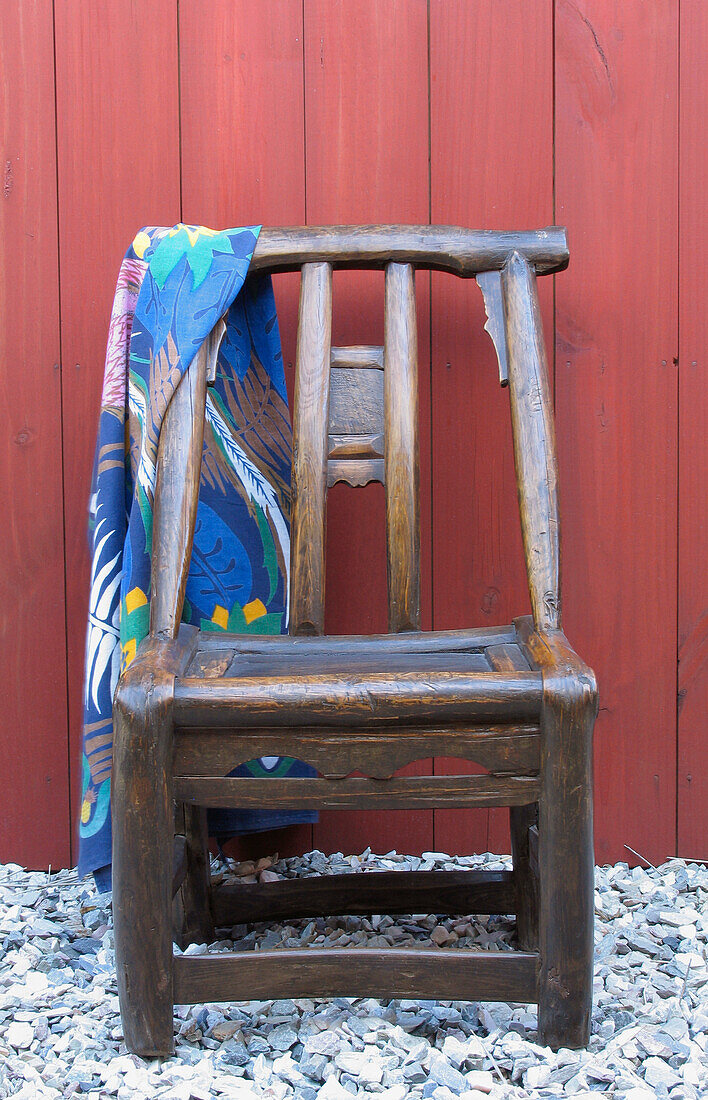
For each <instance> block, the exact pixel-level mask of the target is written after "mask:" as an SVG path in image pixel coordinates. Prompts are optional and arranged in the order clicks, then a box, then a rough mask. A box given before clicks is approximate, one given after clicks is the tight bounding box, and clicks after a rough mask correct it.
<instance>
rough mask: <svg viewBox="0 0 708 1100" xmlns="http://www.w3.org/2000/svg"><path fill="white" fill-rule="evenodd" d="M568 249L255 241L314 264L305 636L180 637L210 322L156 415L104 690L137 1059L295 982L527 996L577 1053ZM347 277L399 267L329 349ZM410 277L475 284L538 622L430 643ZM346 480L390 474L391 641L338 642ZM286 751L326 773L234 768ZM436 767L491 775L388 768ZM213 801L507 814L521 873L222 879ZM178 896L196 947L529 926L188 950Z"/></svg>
mask: <svg viewBox="0 0 708 1100" xmlns="http://www.w3.org/2000/svg"><path fill="white" fill-rule="evenodd" d="M567 262H568V252H567V246H566V238H565V231H564V230H563V229H560V228H556V227H551V228H548V229H544V230H540V231H538V232H525V233H493V232H473V231H469V230H465V229H457V228H438V227H429V226H422V227H417V226H415V227H407V226H372V227H357V228H324V229H311V228H305V229H271V230H263V231H262V233H261V236H260V239H259V241H258V246H257V248H256V251H255V254H254V256H253V261H252V265H251V267H252V269H253V270H260V271H271V272H281V271H294V270H297V269H299V268H301V269H302V284H301V286H302V289H301V299H300V319H299V333H298V345H297V364H296V368H297V369H296V384H295V403H294V450H293V454H294V459H293V473H292V487H293V515H292V575H291V595H290V635H289V636H283V637H262V638H257V637H254V636H238V635H230V634H222V633H204V634H201V633H199V632H198V631H197V630H196V629H195V628H191V627H188V626H185V625H184V624H182V625H180V618H181V610H182V601H183V595H184V588H185V581H186V576H187V572H188V568H189V558H190V547H191V539H192V533H193V528H194V521H195V511H196V500H197V492H198V483H199V472H200V460H201V451H202V437H203V409H204V400H205V387H206V385H207V382H208V374H209V365H210V362H212V361H213V358H214V342H215V340H216V339H217V336H215V335H214V334H212V337H211V338H210V340H208V341H206V342H205V344H204V345H203V347H202V349H201V351H200V353H199V355H198V357H197V361H196V364H195V366H194V367H193V368H192V369H190V370H189V371H188V372H187V374H186V375H185V378H184V379H183V381H182V383H181V384H180V386H179V387H178V390H177V392H176V395H175V397H174V399H173V401H172V403H171V405H170V408H169V410H168V414H167V417H166V419H165V423H164V426H163V430H162V435H161V439H160V448H159V460H158V477H157V490H156V505H155V522H154V535H153V588H152V601H151V608H150V613H151V630H150V635H149V637H148V638H146V639H145V641H144V642H143V644H142V645H141V646H140V648H139V650H138V653H137V656H136V658H135V660H134V661H133V663H132V664H131V665H130V667H129V668H128V670H127V671H126V672H125V673H124V674H123V676H122V677H121V680H120V682H119V685H118V688H117V691H116V696H115V705H114V717H115V764H114V780H113V784H114V785H113V822H114V846H113V876H114V901H113V912H114V921H115V946H116V966H117V972H118V988H119V992H120V1003H121V1013H122V1018H123V1026H124V1030H125V1040H126V1043H127V1045H128V1048H129V1049H130V1050H131V1051H133V1052H136V1053H138V1054H142V1055H145V1056H155V1055H167V1054H169V1053H170V1052H171V1051H172V1050H173V1018H172V1017H173V1013H172V1008H173V1003H178V1004H181V1003H193V1002H200V1001H227V1000H235V1001H238V1000H249V999H252V998H254V997H256V998H278V997H298V996H323V997H330V996H331V997H335V996H350V997H361V996H381V997H392V996H405V997H421V998H430V997H440V998H460V999H466V1000H505V1001H506V1000H508V1001H520V1002H538V1005H539V1028H538V1030H539V1040H540V1042H542V1043H547V1044H550V1045H551V1046H553V1047H558V1046H561V1045H563V1046H568V1047H579V1046H583V1045H585V1044H586V1043H587V1040H588V1032H589V1021H590V1010H591V997H592V958H593V935H592V929H593V847H592V778H591V775H592V772H591V742H592V730H593V725H594V721H595V715H596V710H597V692H596V686H595V679H594V676H593V673H592V672H591V670H590V669H589V668H588V667H587V666H586V665H585V664H583V662H582V661H580V659H579V658H578V657H577V656H576V654H575V653H574V652H573V650H572V649H571V647H570V645H569V643H568V642H567V640H566V638H565V636H564V635H563V633H562V632H561V628H560V593H559V544H558V505H557V498H556V459H555V444H554V431H553V421H552V402H551V395H550V389H549V381H548V376H547V366H546V359H545V352H544V346H543V337H542V332H541V320H540V315H539V307H538V298H537V287H536V277H537V275H544V274H547V273H549V272H553V271H559V270H561V269H562V268H564V267H565V266H566V265H567ZM333 268H379V269H381V268H383V269H385V336H384V346H383V348H380V347H353V348H332V347H331V346H330V343H331V340H330V321H331V305H332V270H333ZM416 268H435V269H438V270H442V271H447V272H450V273H451V274H453V275H457V276H461V277H473V276H476V278H477V281H478V282H479V284H480V286H481V288H482V291H483V294H484V297H485V302H486V307H487V313H488V317H489V321H488V325H487V328H488V329H489V331H490V334H491V336H492V338H493V340H494V342H495V346H496V349H497V355H498V358H499V364H500V372H501V379H502V383H503V384H506V383H507V382H508V387H509V395H510V401H511V418H512V427H513V441H514V457H515V463H516V472H517V482H518V497H519V507H520V512H521V526H522V534H523V544H524V551H525V558H526V566H527V571H528V585H529V592H530V597H531V607H532V611H533V618H529V617H525V618H519V619H516V620H515V621H514V623H513V624H512V625H511V626H509V627H506V628H492V629H476V630H475V629H471V630H456V631H437V632H421V631H420V574H419V522H418V513H419V508H418V444H417V385H416V317H415V297H414V271H415V269H416ZM192 410H196V412H195V413H194V415H193V412H192ZM338 480H345V481H348V482H349V483H350V484H353V485H360V484H364V483H366V482H368V481H371V480H379V481H381V482H383V484H384V485H385V491H386V527H387V553H388V592H389V597H388V598H389V630H390V634H387V635H382V636H377V637H324V636H323V607H324V545H325V544H324V525H325V500H326V494H327V488H328V486H330V485H332V484H333V483H334V482H336V481H338ZM279 754H282V755H284V756H295V757H298V758H300V759H302V760H305V761H307V762H309V763H311V764H312V765H314V767H315V768H316V769H317V771H318V773H319V775H318V777H317V778H310V779H306V778H274V777H269V778H266V779H257V778H234V777H229V775H228V773H229V772H230V771H232V770H233V769H234V768H235V767H236V765H237V764H239V763H242V762H245V761H248V760H251V759H253V758H256V757H260V756H274V755H279ZM434 756H447V757H457V758H461V759H463V760H472V761H476V762H477V763H478V764H481V765H482V766H483V767H484V768H486V769H487V773H488V774H483V775H459V776H449V775H439V776H406V777H401V776H396V775H395V774H394V773H395V772H396V771H397V770H398V769H399V768H401V767H402V766H403V765H405V764H408V763H410V762H411V761H414V760H419V759H425V758H429V757H434ZM354 771H359V772H362V773H363V777H353V776H352V772H354ZM210 806H211V807H213V806H216V807H219V806H222V807H223V806H243V807H278V808H283V809H285V808H308V809H312V808H315V809H321V808H349V809H351V808H357V809H363V808H366V807H377V808H381V807H387V808H388V807H402V808H419V807H438V806H442V807H465V806H508V807H510V815H511V834H512V855H513V870H511V871H503V872H486V873H483V872H479V871H465V872H440V873H438V872H432V871H431V872H422V873H412V872H411V873H408V874H397V873H392V874H388V873H381V874H378V875H349V876H339V877H334V878H332V877H327V878H322V879H306V880H302V881H300V882H274V883H264V884H256V885H250V886H245V885H244V886H238V887H229V886H220V887H217V886H213V885H212V884H211V883H210V881H209V862H208V856H207V850H206V836H205V826H204V822H205V810H204V807H210ZM175 808H176V809H175ZM175 813H176V818H177V827H175ZM173 853H176V854H175V855H173ZM178 892H179V894H180V896H181V898H182V912H183V913H184V914H185V929H184V934H185V937H186V939H188V940H189V939H198V940H202V941H203V940H209V939H211V938H212V937H213V935H214V927H215V926H217V927H220V926H226V927H228V926H230V925H232V924H234V923H237V922H248V921H255V920H261V921H267V920H270V919H272V920H282V919H285V918H296V917H305V916H307V917H309V916H315V915H324V914H334V913H372V912H392V913H404V912H436V913H465V914H469V913H515V914H516V918H517V931H518V946H519V950H518V951H509V952H488V951H472V950H456V951H450V952H446V951H444V950H439V949H433V950H397V949H394V948H391V949H387V950H381V949H379V948H376V949H355V950H347V949H339V950H337V949H334V950H325V949H315V950H292V951H290V950H288V951H259V952H256V953H240V954H239V953H234V954H214V955H201V956H189V955H178V956H176V957H175V956H173V947H172V938H173V927H172V913H173V898H174V897H175V895H176V894H177V893H178Z"/></svg>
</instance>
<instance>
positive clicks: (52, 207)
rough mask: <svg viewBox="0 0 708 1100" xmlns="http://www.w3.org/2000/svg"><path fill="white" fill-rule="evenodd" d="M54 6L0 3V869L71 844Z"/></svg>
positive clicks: (44, 860)
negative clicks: (0, 511)
mask: <svg viewBox="0 0 708 1100" xmlns="http://www.w3.org/2000/svg"><path fill="white" fill-rule="evenodd" d="M53 51H54V45H53V30H52V4H51V0H35V2H33V3H27V2H26V0H9V2H8V3H5V4H3V5H2V7H1V8H0V72H1V73H2V79H1V81H0V99H1V104H0V110H1V113H2V118H3V122H4V132H3V154H2V168H3V194H2V199H1V200H0V239H1V240H2V246H3V250H4V255H5V262H4V263H3V265H2V269H1V271H0V315H1V316H2V324H1V325H0V392H1V393H2V449H1V450H0V479H1V481H2V485H3V486H4V489H5V493H6V494H7V496H6V497H5V508H4V531H3V536H2V539H0V606H1V607H2V619H1V626H0V640H1V642H2V652H3V659H2V667H1V670H0V698H1V699H2V714H1V717H0V804H1V805H2V815H1V817H2V827H1V828H0V861H8V862H9V861H14V862H18V863H22V864H25V865H28V866H30V867H46V865H47V864H48V863H51V864H52V865H53V866H54V867H57V866H65V865H66V864H67V862H68V861H69V859H70V848H69V836H70V825H69V784H68V774H67V709H66V632H65V620H64V613H65V589H64V547H63V533H64V528H63V507H62V455H61V375H60V351H59V285H58V257H57V193H56V155H55V113H54V56H53Z"/></svg>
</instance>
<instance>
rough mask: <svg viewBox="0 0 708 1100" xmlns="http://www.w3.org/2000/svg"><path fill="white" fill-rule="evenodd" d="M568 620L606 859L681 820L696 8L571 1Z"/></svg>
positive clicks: (562, 181) (665, 834)
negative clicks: (679, 294)
mask: <svg viewBox="0 0 708 1100" xmlns="http://www.w3.org/2000/svg"><path fill="white" fill-rule="evenodd" d="M556 20H557V22H556V218H557V220H558V222H560V223H561V224H566V225H567V226H568V238H569V241H570V247H571V265H570V268H569V270H568V271H567V272H565V273H563V275H561V276H559V277H558V279H557V281H556V304H557V345H556V411H557V426H558V451H559V467H560V485H561V502H562V519H563V554H564V557H563V578H564V592H565V603H564V623H565V629H566V631H567V633H568V636H569V637H570V638H571V639H572V641H573V644H574V645H575V646H576V647H577V649H578V651H579V652H580V653H581V654H582V656H583V658H584V659H585V660H587V661H588V663H589V664H590V665H591V666H592V667H593V668H594V669H595V671H596V673H597V679H598V683H599V685H600V715H599V720H598V722H597V726H596V731H595V774H596V804H595V805H596V816H595V821H596V825H595V836H596V857H597V859H598V861H599V862H601V863H605V862H607V861H614V860H617V859H621V858H626V857H627V852H626V850H625V849H624V845H625V844H629V845H631V847H632V848H634V849H636V850H637V851H638V852H641V853H642V855H643V856H645V857H646V858H647V859H650V860H652V862H657V861H660V860H662V859H665V858H666V856H667V855H668V854H669V853H671V852H673V851H674V847H675V824H676V800H675V795H676V666H675V661H676V610H677V609H676V542H677V530H676V510H677V508H676V506H677V499H676V496H677V487H676V481H677V471H676V455H677V371H676V367H675V365H674V357H675V356H676V355H677V351H678V348H677V298H676V287H677V198H678V196H677V172H676V160H677V152H678V149H677V91H678V89H677V71H678V52H677V51H678V39H677V33H678V26H677V21H678V5H677V3H676V2H675V0H657V2H656V3H654V4H651V5H641V6H639V7H638V6H635V5H633V4H626V5H620V4H617V3H615V2H614V0H572V2H571V0H559V2H558V4H557V7H556Z"/></svg>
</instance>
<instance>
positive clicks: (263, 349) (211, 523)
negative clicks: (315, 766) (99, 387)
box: [78, 224, 316, 888]
mask: <svg viewBox="0 0 708 1100" xmlns="http://www.w3.org/2000/svg"><path fill="white" fill-rule="evenodd" d="M259 228H260V227H258V226H249V227H246V228H240V229H227V230H224V231H222V232H216V231H214V230H212V229H206V228H205V227H204V226H192V225H183V224H178V225H175V226H172V227H169V228H168V227H154V226H153V227H147V228H144V229H141V230H140V232H139V233H138V234H137V235H136V236H135V238H134V240H133V242H132V244H131V246H130V248H129V249H128V251H127V252H126V254H125V258H124V260H123V263H122V265H121V268H120V274H119V276H118V284H117V287H116V293H115V299H114V303H113V311H112V315H111V321H110V328H109V335H108V347H107V352H106V364H105V373H104V382H103V393H102V398H101V410H100V418H99V428H98V439H97V444H96V452H95V460H94V471H93V482H92V490H91V500H90V507H89V537H90V542H91V551H92V568H91V586H90V599H89V621H88V630H87V642H86V669H85V680H84V729H83V756H82V778H83V786H82V801H81V810H80V821H79V837H80V846H79V865H78V870H79V874H80V875H85V874H87V873H89V872H94V874H95V876H96V881H97V883H98V884H99V886H100V887H103V888H107V887H108V885H109V883H110V869H109V868H110V862H111V822H110V781H111V765H112V745H113V723H112V713H111V712H112V702H113V693H114V691H115V686H116V683H117V681H118V676H119V673H120V671H121V669H122V668H126V667H127V666H128V665H129V664H130V662H131V661H132V660H133V659H134V658H135V654H136V652H137V649H138V647H139V645H140V643H141V641H142V640H143V638H144V637H145V636H146V635H147V633H148V627H149V610H150V609H149V603H150V562H151V545H152V514H153V496H154V490H155V475H156V462H157V448H158V441H159V435H160V427H161V424H162V421H163V418H164V415H165V411H166V409H167V406H168V405H169V402H170V398H171V397H172V394H173V393H174V391H175V389H176V387H177V384H178V382H179V380H180V378H181V377H182V374H183V372H184V371H185V370H187V369H188V368H189V365H190V363H191V362H192V361H193V359H194V357H195V355H196V353H197V350H198V349H199V347H200V345H201V344H202V342H203V341H204V339H205V338H206V337H207V335H208V334H209V332H210V331H211V329H212V328H213V327H214V325H215V324H216V322H217V321H218V320H219V318H221V317H222V316H224V318H225V321H226V332H225V335H224V338H223V340H222V343H221V348H220V351H219V357H218V362H217V371H216V382H215V384H214V385H213V386H210V387H209V389H208V391H207V403H206V418H205V431H204V449H203V456H202V471H201V482H200V490H199V505H198V509H197V519H196V525H195V533H194V546H193V551H192V560H191V565H190V570H189V577H188V581H187V587H186V598H185V603H184V612H183V619H184V621H185V622H187V623H192V624H194V625H196V626H198V627H199V628H200V629H202V630H213V631H232V632H237V633H241V634H278V633H284V632H287V607H288V579H289V558H290V549H289V538H290V530H289V517H290V463H291V443H292V436H291V427H290V420H289V415H288V406H287V393H286V389H285V374H284V370H283V358H282V353H281V348H280V335H279V331H278V321H277V315H276V309H275V300H274V297H273V290H272V285H271V280H270V277H269V276H263V275H259V274H253V275H252V276H250V277H248V268H249V263H250V260H251V256H252V253H253V250H254V248H255V246H256V241H257V239H258V232H259ZM274 773H275V774H278V775H285V774H289V775H312V774H314V773H313V771H312V769H311V768H309V767H307V766H306V765H303V764H301V763H300V762H298V761H294V760H290V759H289V758H279V757H264V758H262V759H260V760H256V761H251V762H250V763H249V764H247V765H242V766H241V767H240V768H238V769H236V771H235V772H233V773H232V774H234V775H258V776H263V775H268V774H274ZM315 818H316V815H314V814H312V813H290V812H285V811H270V812H266V811H239V810H238V809H235V810H233V811H232V810H219V811H213V812H212V813H211V816H210V822H209V824H210V833H211V834H212V835H216V836H218V837H220V838H225V837H227V836H232V835H236V834H239V833H246V832H256V831H260V830H263V829H268V828H276V827H280V826H283V825H287V824H293V823H296V822H303V821H312V820H315Z"/></svg>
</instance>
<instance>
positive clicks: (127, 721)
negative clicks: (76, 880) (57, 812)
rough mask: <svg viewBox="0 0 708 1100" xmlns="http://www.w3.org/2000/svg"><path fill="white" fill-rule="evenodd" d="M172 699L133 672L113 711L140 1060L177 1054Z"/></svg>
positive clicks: (120, 875) (119, 887) (130, 1027)
mask: <svg viewBox="0 0 708 1100" xmlns="http://www.w3.org/2000/svg"><path fill="white" fill-rule="evenodd" d="M138 664H139V659H138V660H136V662H135V665H138ZM173 695H174V677H173V676H172V675H170V674H168V673H165V672H162V671H156V672H149V671H147V670H145V669H144V668H143V669H140V668H137V667H136V668H134V667H133V666H131V668H130V669H128V671H127V672H126V673H125V674H124V675H123V677H122V678H121V680H120V682H119V685H118V689H117V691H116V697H115V702H114V707H113V721H114V766H113V782H112V788H113V789H112V809H113V899H114V903H113V923H114V931H115V952H116V973H117V979H118V994H119V998H120V1009H121V1018H122V1021H123V1032H124V1035H125V1043H126V1046H127V1047H128V1049H129V1050H130V1051H131V1052H132V1053H134V1054H139V1055H142V1056H143V1057H145V1058H155V1057H165V1056H167V1055H169V1054H172V1052H173V1050H174V1034H173V1011H172V1010H173V999H172V998H173V963H172V921H171V913H172V847H173V835H174V815H173V802H172V701H173Z"/></svg>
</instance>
